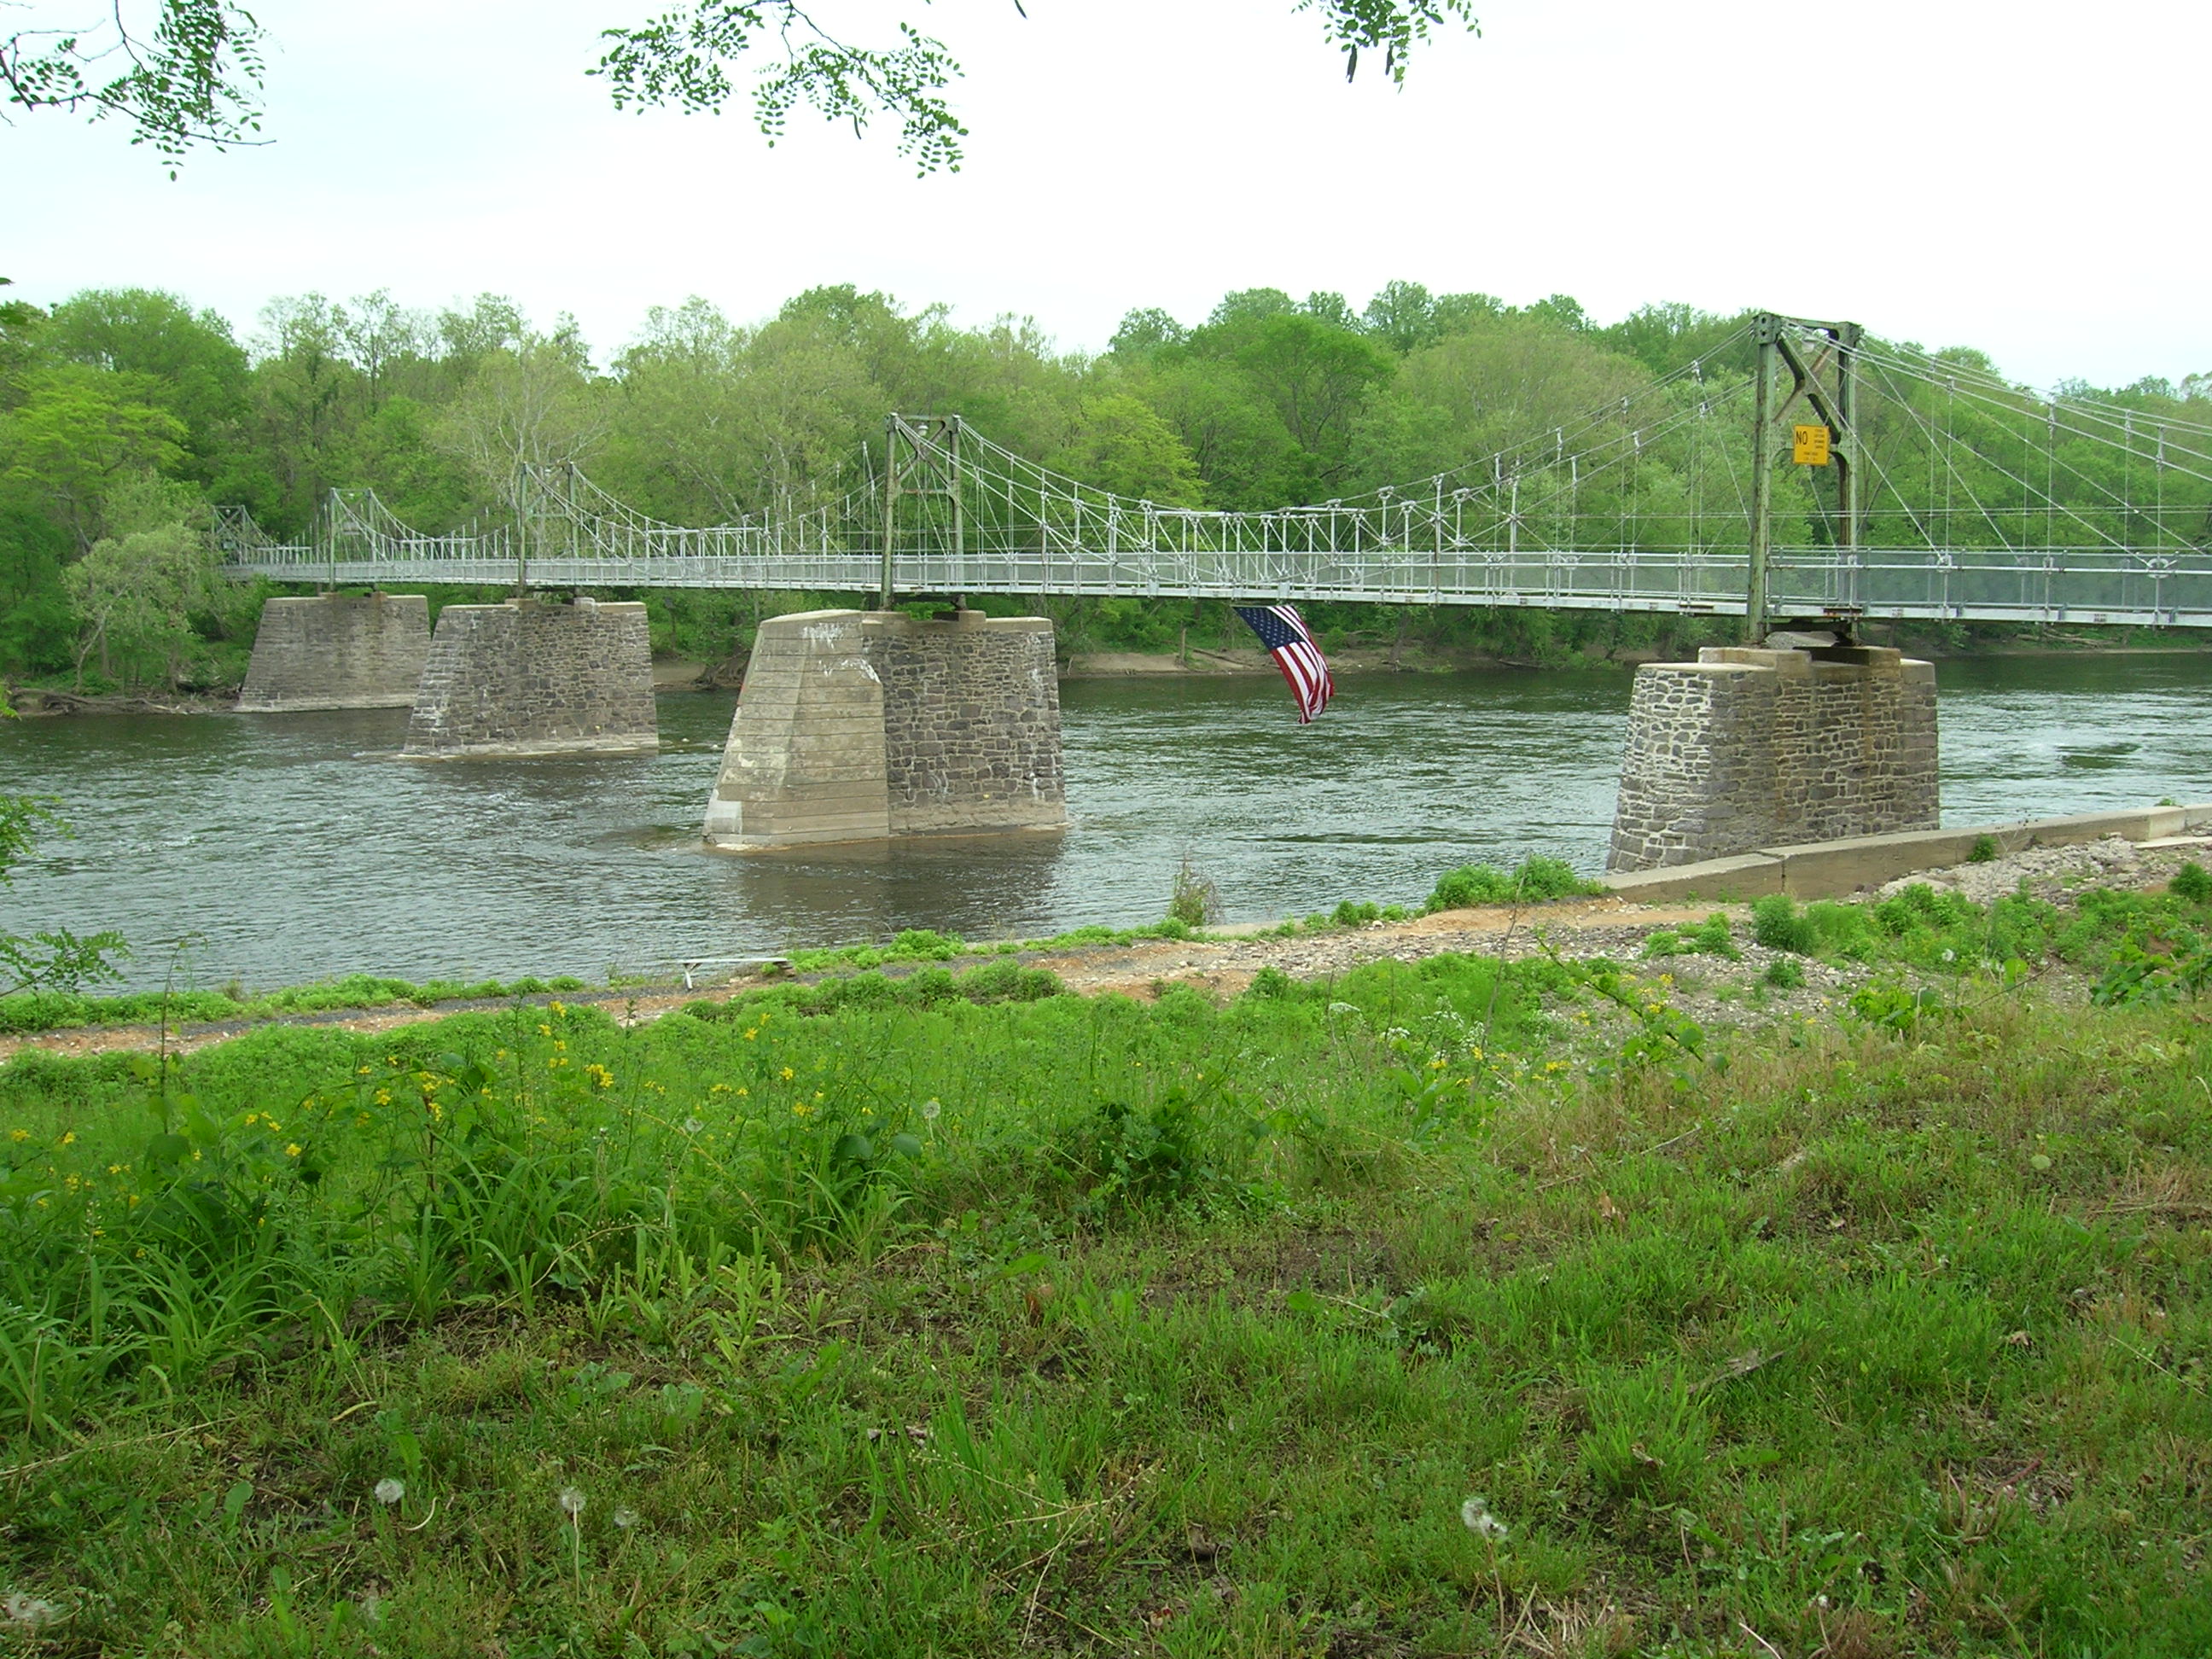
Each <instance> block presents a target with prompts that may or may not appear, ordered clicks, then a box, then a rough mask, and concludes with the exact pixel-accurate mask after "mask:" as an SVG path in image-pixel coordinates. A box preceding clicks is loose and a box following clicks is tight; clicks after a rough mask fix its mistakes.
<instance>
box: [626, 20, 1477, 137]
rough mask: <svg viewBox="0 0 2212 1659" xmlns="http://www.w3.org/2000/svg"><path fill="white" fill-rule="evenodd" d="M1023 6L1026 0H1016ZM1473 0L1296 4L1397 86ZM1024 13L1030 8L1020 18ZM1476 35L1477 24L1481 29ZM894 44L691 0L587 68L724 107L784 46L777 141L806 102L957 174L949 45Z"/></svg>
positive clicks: (776, 76) (922, 39)
mask: <svg viewBox="0 0 2212 1659" xmlns="http://www.w3.org/2000/svg"><path fill="white" fill-rule="evenodd" d="M1013 3H1014V9H1016V10H1017V11H1021V9H1022V8H1021V3H1020V0H1013ZM1473 7H1474V0H1298V4H1297V9H1298V10H1300V11H1314V12H1318V13H1319V14H1320V15H1321V19H1322V29H1323V33H1325V34H1326V36H1327V37H1328V40H1329V41H1330V43H1331V44H1332V45H1334V46H1341V47H1343V48H1344V52H1345V76H1346V79H1347V80H1348V79H1350V78H1352V76H1355V75H1357V74H1358V69H1359V54H1360V52H1363V51H1368V52H1373V51H1376V50H1378V49H1379V50H1380V51H1381V52H1382V53H1383V73H1384V74H1385V75H1387V76H1389V77H1390V79H1391V80H1392V81H1393V82H1397V83H1402V82H1404V80H1405V78H1406V69H1407V63H1408V62H1409V60H1410V58H1411V56H1412V52H1413V47H1414V46H1417V45H1419V43H1421V42H1423V41H1425V40H1428V38H1429V36H1430V34H1431V31H1432V30H1434V29H1437V28H1438V27H1445V26H1449V25H1453V24H1456V25H1458V26H1461V27H1465V28H1468V29H1469V30H1475V29H1476V23H1475V19H1474V9H1473ZM1023 15H1027V14H1026V13H1024V14H1023ZM1477 32H1479V31H1477ZM899 33H900V36H901V39H900V40H899V41H898V42H897V43H896V44H895V45H891V46H884V47H880V48H878V47H874V46H861V45H855V44H854V43H852V42H850V41H848V40H842V39H840V38H838V37H837V36H836V35H833V34H831V33H829V31H828V30H826V29H825V28H823V27H822V26H821V25H820V24H819V23H817V21H815V19H814V17H813V15H811V13H810V12H808V11H807V10H806V9H805V7H804V6H802V5H800V4H799V0H688V3H685V4H684V5H680V6H678V8H677V9H675V10H673V11H670V12H667V13H665V14H664V15H662V16H660V17H659V18H656V19H655V20H654V21H652V22H650V23H647V24H646V25H643V26H642V27H637V28H626V29H609V30H608V31H606V34H605V39H606V40H610V41H611V42H612V43H613V44H612V46H611V47H610V48H609V50H608V52H607V53H606V55H605V57H604V58H601V59H600V60H599V66H598V68H597V69H595V70H593V71H592V73H593V74H596V75H602V76H605V77H606V78H607V79H608V81H609V82H611V86H612V88H613V92H614V100H615V105H616V106H617V108H629V107H631V106H656V105H657V106H673V107H675V108H678V109H681V110H684V111H685V112H692V113H696V112H720V110H721V109H722V108H723V107H724V106H726V104H727V103H728V102H729V101H730V100H731V99H732V97H734V96H735V95H736V90H737V89H736V88H735V86H734V85H733V83H732V81H731V78H730V65H731V64H733V63H735V62H736V61H737V60H738V59H739V58H743V57H744V55H745V54H746V53H747V52H754V51H756V50H757V48H759V47H762V46H766V47H768V48H769V50H770V51H771V52H773V51H775V50H776V49H778V48H780V49H781V61H771V62H769V63H768V64H766V66H764V67H763V69H762V70H761V71H760V73H759V75H758V76H757V78H756V80H755V82H754V85H753V108H754V115H755V118H756V119H757V121H758V122H759V124H760V128H761V131H762V132H763V133H764V134H766V135H767V137H768V140H769V143H775V141H776V140H777V139H779V138H781V137H782V136H783V133H784V131H785V128H786V125H787V122H788V120H789V118H790V114H791V112H792V110H793V108H795V107H796V106H798V105H799V104H800V103H801V102H805V103H806V104H809V105H811V106H812V107H813V108H815V109H816V110H817V111H819V112H820V113H821V114H822V116H823V118H825V119H828V120H845V121H850V122H851V123H852V125H853V129H854V131H855V132H856V133H857V132H862V131H866V127H867V125H868V121H869V119H870V118H871V117H872V116H876V115H884V116H888V117H890V118H895V119H896V120H897V122H898V123H899V153H900V154H901V155H910V156H912V157H913V158H914V159H915V166H916V167H917V169H918V170H919V171H921V172H922V173H932V172H934V171H936V170H937V169H938V168H939V167H944V168H945V169H947V170H949V171H955V172H957V170H958V169H959V166H960V156H961V140H962V139H963V138H965V137H967V136H968V130H967V129H966V128H965V127H963V126H962V125H960V122H959V119H958V118H957V117H956V116H955V115H954V114H953V112H952V110H951V106H950V105H949V104H948V103H947V102H946V100H945V90H946V88H948V87H950V86H951V82H953V81H954V80H955V79H957V78H958V76H960V73H961V70H960V65H959V64H957V62H955V61H954V60H953V58H952V57H951V54H950V53H948V52H946V50H945V45H944V43H943V42H942V41H940V40H933V39H932V38H931V37H929V36H927V35H925V34H922V33H920V32H919V31H917V30H916V29H915V28H914V27H912V26H911V25H910V24H906V23H902V24H900V25H899Z"/></svg>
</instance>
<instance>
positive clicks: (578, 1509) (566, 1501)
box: [561, 1486, 584, 1521]
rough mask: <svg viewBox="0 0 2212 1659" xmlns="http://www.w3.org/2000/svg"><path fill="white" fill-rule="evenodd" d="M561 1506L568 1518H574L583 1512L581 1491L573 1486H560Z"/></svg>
mask: <svg viewBox="0 0 2212 1659" xmlns="http://www.w3.org/2000/svg"><path fill="white" fill-rule="evenodd" d="M561 1507H562V1510H565V1511H567V1513H568V1518H569V1519H570V1520H572V1521H573V1520H574V1519H575V1518H576V1517H577V1516H580V1515H581V1514H582V1513H583V1512H584V1494H583V1492H581V1491H580V1489H578V1488H577V1487H574V1486H563V1487H562V1488H561Z"/></svg>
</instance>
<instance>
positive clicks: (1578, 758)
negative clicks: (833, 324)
mask: <svg viewBox="0 0 2212 1659" xmlns="http://www.w3.org/2000/svg"><path fill="white" fill-rule="evenodd" d="M1938 678H1939V684H1940V685H1941V688H1942V705H1941V720H1942V770H1943V818H1944V822H1945V823H1949V824H1960V823H1983V822H2002V821H2005V820H2008V819H2018V818H2023V817H2042V816H2045V815H2049V814H2053V813H2060V812H2076V811H2094V810H2097V809H2099V808H2101V807H2107V806H2123V805H2142V804H2144V803H2147V802H2150V801H2154V800H2157V799H2160V798H2162V797H2166V796H2172V797H2173V798H2175V799H2182V800H2205V799H2212V655H2194V654H2192V655H2143V656H2109V657H2088V656H2079V657H2076V656H2053V657H2003V658H1990V659H1975V660H1968V661H1957V662H1948V663H1945V664H1942V665H1941V666H1940V668H1939V670H1938ZM1628 690H1629V676H1628V674H1627V673H1626V671H1610V670H1577V671H1568V672H1559V673H1530V672H1522V671H1510V670H1501V671H1494V672H1486V673H1465V674H1453V675H1412V674H1407V675H1377V676H1373V677H1364V678H1354V679H1351V680H1348V681H1346V683H1345V684H1344V686H1343V688H1342V690H1341V691H1340V696H1339V698H1338V701H1337V702H1336V704H1335V705H1334V707H1332V708H1330V709H1329V710H1328V713H1327V714H1324V715H1323V716H1322V719H1321V720H1319V721H1317V722H1316V724H1314V725H1312V726H1306V727H1303V728H1301V727H1299V726H1296V725H1294V724H1293V723H1292V720H1291V709H1290V705H1289V702H1288V701H1287V699H1286V697H1285V694H1284V691H1283V688H1282V687H1281V685H1280V684H1279V683H1277V682H1276V681H1274V680H1273V679H1262V678H1237V679H1211V678H1179V677H1172V676H1161V677H1159V678H1146V679H1131V680H1094V681H1074V682H1070V683H1069V684H1066V685H1065V686H1063V687H1062V689H1061V697H1062V709H1063V721H1064V726H1065V731H1066V764H1067V792H1068V808H1069V812H1070V815H1071V817H1073V820H1074V827H1073V829H1070V830H1069V831H1068V832H1067V833H1066V835H1064V836H1040V837H1033V838H1024V839H1020V840H1014V841H993V840H964V839H963V840H954V841H942V842H920V843H907V844H903V845H898V846H893V847H872V848H856V849H843V850H836V851H823V852H815V853H808V854H776V855H773V856H765V857H759V856H757V857H747V858H738V857H732V856H729V855H726V854H709V853H706V852H704V851H702V850H701V848H700V847H699V845H698V840H697V830H698V824H699V819H700V817H701V814H702V812H703V811H704V809H705V806H706V801H707V795H708V791H709V789H710V788H711V787H713V783H714V774H715V771H716V769H717V767H718V765H719V763H720V753H721V745H722V739H723V738H724V736H725V734H726V732H727V729H728V726H729V719H730V710H731V707H732V702H733V697H732V694H728V693H723V694H704V693H684V694H678V695H672V696H663V697H662V698H661V700H660V723H661V736H662V740H663V744H664V748H663V750H662V752H661V753H660V754H659V756H657V757H649V758H636V759H600V760H592V759H563V760H534V761H496V762H491V761H477V762H455V763H443V764H419V763H402V762H398V761H394V760H390V759H379V758H372V756H374V753H375V752H376V751H379V750H385V751H388V750H392V749H395V748H396V747H398V744H399V742H400V740H401V737H402V734H403V732H404V728H405V725H406V720H407V716H406V712H405V711H404V710H375V711H361V712H356V713H343V714H289V715H217V716H209V717H204V718H197V719H184V718H134V717H122V716H92V717H80V718H74V719H63V720H21V721H15V722H10V723H9V724H7V725H6V726H0V788H4V789H5V790H7V791H9V792H11V793H38V794H47V795H53V796H58V797H59V798H60V799H61V801H62V810H63V811H64V815H65V816H66V817H68V818H69V819H70V822H71V823H72V824H73V825H74V826H75V828H76V837H75V838H74V839H72V840H59V839H50V840H48V841H47V842H46V843H45V844H44V846H43V847H42V848H41V849H40V855H39V856H38V857H36V858H34V859H33V860H32V861H31V862H30V863H28V864H27V865H26V866H23V867H22V868H21V869H20V870H19V871H18V872H17V878H16V881H15V885H14V886H13V887H12V888H9V889H4V890H0V921H4V925H5V926H6V927H9V928H10V929H12V930H14V931H19V932H20V931H27V930H29V929H30V928H32V927H56V926H62V927H71V928H74V929H76V930H78V931H80V932H88V931H92V930H94V929H97V928H100V927H113V928H117V929H119V930H120V931H121V932H122V933H125V935H126V936H127V937H128V938H129V939H131V941H132V943H133V945H134V946H135V947H136V951H137V954H136V955H135V957H134V958H133V959H132V961H131V963H130V964H129V981H130V982H131V984H133V985H137V986H142V987H143V986H152V985H159V984H160V983H161V982H162V981H163V980H164V979H165V978H166V977H168V976H170V975H176V976H177V977H178V979H179V981H183V982H190V983H195V984H199V985H219V984H222V983H224V982H226V981H231V980H234V979H235V980H238V981H242V982H243V983H245V984H246V985H248V986H252V987H271V986H276V985H283V984H290V983H295V982H300V981H308V980H313V979H317V978H321V977H324V976H327V975H337V974H343V973H349V972H356V971H360V972H370V973H380V974H394V975H402V976H404V977H407V978H410V979H423V978H428V977H432V976H463V975H465V976H471V977H475V976H497V977H510V976H513V975H521V974H526V973H538V974H555V973H573V974H576V975H581V976H584V977H586V978H590V979H595V980H596V979H599V978H602V977H604V976H605V975H606V974H607V973H608V972H609V971H610V969H620V970H623V971H638V970H641V969H650V968H653V967H656V966H661V965H665V964H666V963H669V962H671V961H672V960H677V959H680V958H684V957H712V956H736V955H743V954H746V953H750V952H758V951H775V950H778V949H782V948H787V947H790V946H794V945H832V944H842V943H850V942H853V941H855V940H859V939H870V938H882V937H885V936H887V935H888V934H889V933H892V932H894V931H896V930H897V929H899V928H902V927H934V928H937V929H939V931H942V932H948V933H960V934H963V935H964V936H965V937H967V938H969V939H996V938H1006V937H1010V936H1035V935H1040V934H1046V933H1055V932H1059V931H1060V930H1062V929H1065V928H1068V927H1078V926H1081V925H1084V924H1085V923H1091V922H1107V923H1111V924H1114V925H1116V926H1127V925H1131V924H1134V923H1139V922H1143V921H1152V920H1155V919H1157V918H1158V916H1159V915H1161V914H1162V913H1163V911H1164V908H1165V905H1166V902H1167V898H1168V895H1169V892H1170V888H1171V886H1172V884H1173V881H1174V877H1175V872H1176V866H1177V864H1178V862H1179V861H1180V860H1182V858H1183V857H1185V856H1186V855H1188V858H1189V859H1190V860H1191V862H1192V864H1193V866H1194V867H1195V868H1196V869H1198V870H1199V871H1200V872H1203V873H1204V874H1205V875H1206V876H1207V877H1208V878H1211V879H1212V880H1213V881H1214V882H1215V883H1217V884H1218V886H1219V889H1220V891H1221V895H1222V897H1223V900H1224V902H1225V907H1226V911H1227V915H1228V917H1229V919H1230V920H1231V921H1249V920H1255V919H1263V918H1273V917H1278V916H1283V915H1300V914H1304V913H1305V912H1307V911H1310V910H1315V909H1326V908H1330V907H1332V906H1334V904H1335V903H1336V902H1337V901H1338V900H1340V899H1343V898H1358V899H1372V900H1375V901H1376V902H1389V901H1392V900H1396V901H1400V902H1408V903H1412V902H1419V900H1420V899H1421V898H1422V897H1423V896H1425V894H1426V893H1427V891H1428V890H1429V888H1430V886H1431V884H1432V883H1433V882H1434V881H1435V878H1436V877H1437V874H1438V873H1439V872H1442V871H1444V870H1447V869H1449V868H1451V867H1452V866H1455V865H1459V864H1463V863H1467V862H1469V861H1473V860H1488V861H1490V862H1492V863H1494V864H1498V865H1510V864H1513V863H1515V862H1516V861H1518V860H1520V859H1522V858H1523V857H1526V856H1527V855H1528V854H1532V853H1544V854H1553V855H1555V856H1559V857H1562V858H1565V859H1566V860H1568V861H1569V862H1571V863H1572V864H1574V865H1575V866H1577V867H1578V868H1580V869H1583V870H1585V871H1590V872H1595V871H1596V870H1598V869H1599V868H1601V866H1602V864H1603V861H1604V856H1605V841H1606V836H1607V829H1608V828H1609V825H1610V823H1611V818H1612V813H1613V791H1614V787H1615V785H1616V782H1617V768H1618V766H1619V763H1620V743H1621V732H1622V726H1623V722H1624V720H1625V717H1626V709H1627V703H1628Z"/></svg>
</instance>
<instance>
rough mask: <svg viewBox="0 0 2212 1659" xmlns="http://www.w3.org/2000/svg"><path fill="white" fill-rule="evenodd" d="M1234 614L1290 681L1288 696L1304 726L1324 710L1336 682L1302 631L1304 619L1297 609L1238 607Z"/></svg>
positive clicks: (1334, 692) (1318, 652)
mask: <svg viewBox="0 0 2212 1659" xmlns="http://www.w3.org/2000/svg"><path fill="white" fill-rule="evenodd" d="M1237 615H1238V616H1240V617H1243V618H1244V620H1245V621H1246V622H1247V623H1249V624H1250V625H1251V629H1252V631H1253V632H1254V633H1255V634H1257V635H1259V636H1260V643H1261V644H1262V645H1264V646H1266V647H1267V654H1268V655H1269V656H1271V657H1273V658H1274V659H1275V666H1276V667H1278V668H1279V669H1281V670H1282V671H1283V678H1285V679H1286V680H1288V681H1289V682H1290V684H1291V696H1292V697H1294V698H1296V699H1297V705H1298V724H1299V725H1300V726H1304V724H1305V723H1306V722H1307V721H1308V720H1311V719H1312V718H1313V717H1314V716H1315V715H1316V714H1320V713H1321V711H1322V709H1324V708H1328V700H1329V699H1330V698H1331V697H1333V696H1335V695H1336V682H1335V681H1334V679H1332V678H1329V672H1328V660H1327V659H1325V658H1324V657H1323V656H1322V654H1321V647H1319V646H1317V645H1316V644H1315V643H1314V637H1313V635H1311V634H1310V633H1308V632H1307V631H1306V623H1305V618H1304V617H1301V616H1299V615H1298V612H1297V606H1296V605H1238V606H1237Z"/></svg>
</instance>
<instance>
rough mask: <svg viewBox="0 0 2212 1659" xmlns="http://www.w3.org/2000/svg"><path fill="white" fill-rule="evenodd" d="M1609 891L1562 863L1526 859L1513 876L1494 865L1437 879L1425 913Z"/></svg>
mask: <svg viewBox="0 0 2212 1659" xmlns="http://www.w3.org/2000/svg"><path fill="white" fill-rule="evenodd" d="M1605 890H1606V889H1605V884H1604V883H1603V882H1599V881H1586V880H1584V879H1583V878H1582V877H1580V876H1578V875H1577V874H1576V873H1575V872H1574V868H1573V866H1571V865H1569V864H1568V863H1567V862H1566V861H1565V860H1562V859H1553V858H1543V857H1536V858H1529V859H1524V860H1522V862H1521V863H1520V864H1519V865H1518V866H1516V868H1515V869H1514V871H1513V872H1512V874H1510V875H1508V874H1506V873H1505V872H1504V871H1502V870H1499V869H1498V868H1496V867H1495V866H1492V865H1487V864H1463V865H1462V866H1460V867H1459V868H1458V869H1456V870H1453V871H1449V872H1446V873H1445V874H1444V875H1443V876H1440V877H1439V878H1437V884H1436V889H1435V890H1434V891H1433V892H1431V894H1430V895H1429V896H1428V901H1427V902H1425V904H1423V905H1422V906H1421V912H1422V914H1423V915H1434V914H1435V913H1436V912H1437V911H1438V910H1463V909H1467V908H1470V907H1471V906H1474V905H1478V904H1541V903H1543V902H1546V901H1547V900H1551V899H1562V898H1577V897H1583V896H1588V895H1590V894H1595V893H1602V892H1604V891H1605Z"/></svg>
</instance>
